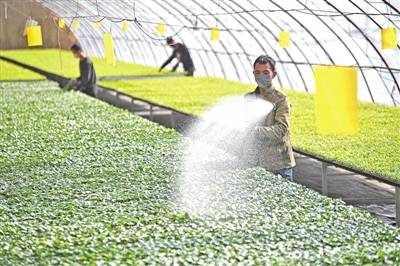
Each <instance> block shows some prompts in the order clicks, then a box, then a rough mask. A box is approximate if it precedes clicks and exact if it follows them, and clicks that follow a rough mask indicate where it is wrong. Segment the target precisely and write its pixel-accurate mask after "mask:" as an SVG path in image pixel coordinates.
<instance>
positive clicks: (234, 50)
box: [36, 0, 400, 105]
mask: <svg viewBox="0 0 400 266" xmlns="http://www.w3.org/2000/svg"><path fill="white" fill-rule="evenodd" d="M36 2H40V3H42V4H43V5H45V6H46V7H48V8H50V9H52V10H53V11H55V12H56V13H57V14H58V15H59V16H60V17H62V18H64V19H65V21H66V23H67V25H71V24H72V21H73V19H74V18H77V19H79V21H80V25H81V26H80V27H79V28H77V29H72V30H73V31H74V33H75V34H76V36H77V37H78V39H79V40H80V41H81V43H82V45H83V46H84V48H85V49H86V50H87V51H88V53H89V54H90V55H96V56H104V48H103V45H102V43H103V39H102V36H103V34H104V33H107V32H109V33H111V34H112V36H113V40H114V49H115V55H116V59H117V60H122V61H126V62H132V63H138V64H145V65H151V66H160V65H161V64H162V62H163V61H164V60H165V59H166V58H167V57H168V56H169V54H170V53H171V50H170V48H169V47H167V46H166V45H165V40H164V38H165V37H166V36H172V35H174V36H175V39H176V40H177V41H180V42H183V43H185V44H186V45H187V46H188V48H189V50H190V52H191V54H192V57H193V60H194V63H195V66H196V72H195V75H197V76H205V75H210V76H218V77H223V78H226V79H230V80H239V81H243V82H253V76H252V63H253V61H254V59H255V58H256V57H257V56H258V55H260V54H268V55H270V56H272V57H273V58H275V59H276V60H277V71H278V79H277V85H278V86H281V87H283V88H291V89H294V90H299V91H308V92H314V91H315V81H314V76H313V66H314V65H338V66H354V67H356V68H357V69H358V73H359V74H358V75H359V78H358V80H359V84H358V87H359V89H358V98H359V99H360V100H363V101H370V102H376V103H385V104H389V105H400V93H399V91H400V85H399V83H400V60H399V59H400V57H399V56H400V54H399V44H398V43H397V49H385V50H383V49H382V48H381V30H382V29H385V28H391V27H394V28H396V29H397V30H399V26H400V1H398V0H396V1H389V0H383V1H375V0H374V1H372V0H348V1H342V0H287V1H277V0H227V1H222V0H198V1H193V0H185V1H183V0H129V1H128V0H119V1H116V0H115V1H111V0H97V1H96V0H37V1H36ZM135 19H136V22H135V21H134V20H135ZM100 20H101V22H100V25H101V26H100V29H99V30H97V31H96V30H95V29H94V27H93V22H95V21H100ZM124 20H126V21H128V22H127V23H129V27H128V30H127V31H123V30H122V27H121V23H123V21H124ZM159 23H164V24H165V25H166V26H165V33H164V36H161V35H160V34H158V33H157V25H159ZM214 27H216V28H218V30H219V40H218V41H211V40H210V29H211V28H214ZM282 31H288V32H290V46H289V47H287V48H285V49H284V48H282V47H281V46H280V45H279V42H278V37H279V33H280V32H282Z"/></svg>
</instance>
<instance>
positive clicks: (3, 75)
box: [0, 60, 45, 80]
mask: <svg viewBox="0 0 400 266" xmlns="http://www.w3.org/2000/svg"><path fill="white" fill-rule="evenodd" d="M38 79H45V77H43V76H42V75H39V74H36V73H34V72H31V71H29V70H26V69H23V68H21V67H18V66H16V65H14V64H10V63H7V62H5V61H3V60H0V80H38Z"/></svg>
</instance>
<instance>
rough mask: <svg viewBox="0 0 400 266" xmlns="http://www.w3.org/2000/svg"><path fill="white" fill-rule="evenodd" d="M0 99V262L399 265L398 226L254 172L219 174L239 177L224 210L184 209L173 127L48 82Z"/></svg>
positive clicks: (20, 87) (1, 87)
mask: <svg viewBox="0 0 400 266" xmlns="http://www.w3.org/2000/svg"><path fill="white" fill-rule="evenodd" d="M0 94H1V95H0V96H1V97H0V104H1V106H2V116H0V265H16V264H24V265H36V264H37V265H39V264H40V265H46V264H51V265H53V264H68V265H71V264H80V265H94V264H115V265H121V264H129V265H135V264H139V265H148V264H158V265H171V264H174V263H175V264H203V265H212V264H213V265H215V264H218V265H222V264H238V263H243V264H244V265H251V264H258V265H266V264H275V265H323V264H333V265H362V264H377V265H383V264H385V265H397V264H399V263H400V230H399V229H398V228H394V227H391V226H388V225H385V224H383V223H382V222H381V221H379V220H378V219H376V218H374V217H372V216H370V215H369V214H368V213H366V212H364V211H361V210H358V209H355V208H352V207H349V206H346V205H345V204H344V203H343V202H342V201H340V200H334V199H329V198H326V197H323V196H321V195H319V194H318V193H317V192H314V191H312V190H309V189H307V188H305V187H303V186H300V185H298V184H294V183H289V182H287V181H286V180H285V179H284V178H282V177H280V176H274V175H271V174H269V173H267V172H265V171H264V170H262V169H247V170H232V171H230V172H229V173H221V174H226V175H227V177H230V178H231V179H232V180H233V182H232V185H234V184H235V182H234V179H235V178H236V177H240V178H242V179H243V180H246V183H245V184H244V186H243V187H242V188H241V190H240V193H241V195H239V196H238V197H240V198H242V199H243V201H240V202H238V203H237V204H233V205H232V206H231V208H232V210H233V211H232V212H228V213H227V215H225V216H223V217H222V216H221V217H220V216H217V217H216V218H213V217H195V216H190V215H188V214H187V213H182V212H181V211H179V210H178V209H177V208H176V206H175V205H174V204H173V202H172V201H171V198H173V195H174V193H175V187H174V184H175V179H174V177H175V176H176V175H177V174H178V172H179V165H178V163H177V162H178V159H179V156H180V155H179V153H178V152H176V151H177V150H179V149H177V147H178V145H179V139H180V136H179V135H178V134H177V133H176V132H175V131H173V130H169V129H165V128H162V127H160V126H157V125H155V124H153V123H151V122H148V121H146V120H143V119H141V118H138V117H134V116H132V115H131V114H129V113H128V112H125V111H122V110H120V109H117V108H114V107H111V106H109V105H107V104H105V103H102V102H100V101H96V100H95V99H92V98H89V97H86V96H85V95H82V94H80V93H77V92H64V91H61V90H58V89H57V88H56V85H55V84H53V83H48V82H37V83H32V82H31V83H0ZM234 210H240V211H234Z"/></svg>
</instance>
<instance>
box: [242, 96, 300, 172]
mask: <svg viewBox="0 0 400 266" xmlns="http://www.w3.org/2000/svg"><path fill="white" fill-rule="evenodd" d="M248 96H254V97H261V98H262V99H264V100H266V101H268V102H270V103H272V104H273V105H274V109H273V110H272V111H271V112H270V113H269V114H268V115H267V117H266V118H265V120H263V121H261V122H260V123H259V125H258V126H257V127H256V130H255V131H256V132H255V137H256V141H255V145H256V146H255V148H256V151H257V154H256V157H257V159H256V162H255V163H256V165H257V166H261V167H263V168H266V169H267V170H270V171H276V170H280V169H283V168H288V167H294V166H295V165H296V163H295V160H294V156H293V149H292V144H291V141H290V132H289V116H290V103H289V99H288V97H287V96H286V94H284V93H283V92H282V91H280V90H277V89H274V90H272V91H269V92H268V93H266V95H265V96H261V95H259V94H256V93H255V92H253V93H249V94H247V95H246V97H248Z"/></svg>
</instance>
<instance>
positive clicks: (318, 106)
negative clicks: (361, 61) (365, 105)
mask: <svg viewBox="0 0 400 266" xmlns="http://www.w3.org/2000/svg"><path fill="white" fill-rule="evenodd" d="M314 76H315V86H316V94H315V111H316V112H315V115H316V117H315V118H316V126H317V132H318V133H319V134H341V135H354V134H357V133H358V108H357V86H358V83H357V69H356V68H353V67H337V66H317V67H314Z"/></svg>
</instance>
